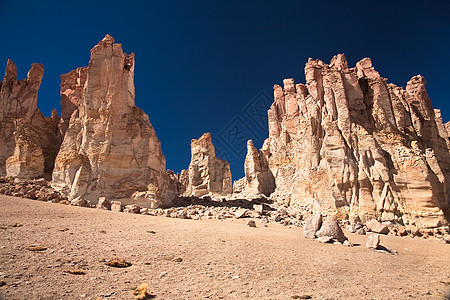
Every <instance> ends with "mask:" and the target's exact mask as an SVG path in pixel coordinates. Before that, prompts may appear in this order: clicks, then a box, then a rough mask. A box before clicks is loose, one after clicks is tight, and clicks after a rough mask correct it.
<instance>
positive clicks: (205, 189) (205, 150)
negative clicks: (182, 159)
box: [186, 132, 233, 197]
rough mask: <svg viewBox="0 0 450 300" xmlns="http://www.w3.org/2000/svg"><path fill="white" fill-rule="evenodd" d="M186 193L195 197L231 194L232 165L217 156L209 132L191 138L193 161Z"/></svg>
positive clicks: (190, 166) (190, 165)
mask: <svg viewBox="0 0 450 300" xmlns="http://www.w3.org/2000/svg"><path fill="white" fill-rule="evenodd" d="M188 182H189V183H188V187H187V190H186V194H187V195H188V196H193V197H201V196H204V195H210V194H218V195H227V194H231V193H232V191H233V189H232V181H231V171H230V165H229V164H228V162H227V161H224V160H222V159H220V158H218V157H216V153H215V148H214V145H213V143H212V140H211V134H210V133H209V132H206V133H204V134H203V135H202V136H201V137H200V138H199V139H192V140H191V163H190V164H189V181H188Z"/></svg>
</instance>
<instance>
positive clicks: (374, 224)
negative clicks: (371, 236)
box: [366, 219, 389, 234]
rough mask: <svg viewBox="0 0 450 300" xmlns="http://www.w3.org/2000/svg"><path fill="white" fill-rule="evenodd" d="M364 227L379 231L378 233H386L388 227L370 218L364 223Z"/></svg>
mask: <svg viewBox="0 0 450 300" xmlns="http://www.w3.org/2000/svg"><path fill="white" fill-rule="evenodd" d="M366 227H367V228H368V229H369V230H370V231H372V232H375V233H380V234H388V233H389V228H388V227H387V226H386V225H383V224H381V223H380V222H378V221H377V220H375V219H372V220H370V221H369V222H367V223H366Z"/></svg>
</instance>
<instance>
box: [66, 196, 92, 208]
mask: <svg viewBox="0 0 450 300" xmlns="http://www.w3.org/2000/svg"><path fill="white" fill-rule="evenodd" d="M70 204H72V205H75V206H81V207H88V206H89V202H88V201H87V200H86V199H84V198H82V197H81V196H80V197H77V198H75V199H73V200H72V201H70Z"/></svg>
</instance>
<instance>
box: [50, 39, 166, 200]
mask: <svg viewBox="0 0 450 300" xmlns="http://www.w3.org/2000/svg"><path fill="white" fill-rule="evenodd" d="M84 76H85V77H84ZM62 80H63V83H62V84H61V88H62V90H61V95H62V97H61V98H62V100H61V106H62V111H63V112H64V118H63V121H64V122H65V123H64V124H63V125H68V127H67V129H66V131H65V135H64V140H63V143H62V145H61V149H60V151H59V153H58V156H57V158H56V162H55V168H54V171H53V180H52V186H53V187H54V188H55V189H56V190H58V191H60V192H62V193H63V194H65V195H67V196H68V198H69V200H71V199H75V198H77V197H83V198H85V199H86V200H89V201H91V202H92V203H94V204H95V203H97V201H98V198H99V197H100V196H104V197H107V199H111V200H116V201H120V202H122V204H123V205H129V204H136V205H139V206H141V207H157V206H159V205H164V204H168V203H170V202H171V201H172V199H173V198H174V195H175V192H174V191H172V190H170V189H169V187H168V185H169V184H168V181H169V179H168V177H167V175H166V169H165V163H166V161H165V157H164V155H163V154H162V152H161V145H160V141H159V140H158V138H157V136H156V133H155V130H154V129H153V126H152V125H151V123H150V121H149V119H148V116H147V114H145V113H144V111H142V110H141V109H139V108H138V107H136V106H135V102H134V97H135V93H134V54H133V53H132V54H130V55H127V54H125V53H123V51H122V46H121V44H117V43H115V42H114V39H113V38H112V37H111V36H109V35H106V36H105V38H104V39H103V40H101V41H100V42H99V43H98V45H96V46H95V47H94V48H93V49H92V50H91V60H90V62H89V66H88V67H87V68H86V69H84V68H79V69H77V70H76V71H74V72H71V73H69V74H66V75H63V76H62ZM83 82H84V83H83ZM69 115H70V120H69V121H68V124H67V117H68V116H69Z"/></svg>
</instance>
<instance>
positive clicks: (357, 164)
mask: <svg viewBox="0 0 450 300" xmlns="http://www.w3.org/2000/svg"><path fill="white" fill-rule="evenodd" d="M305 78H306V84H301V83H299V84H295V82H294V80H293V79H285V80H284V81H283V84H284V87H281V86H279V85H275V86H274V102H273V104H272V106H271V107H270V109H269V111H268V122H269V138H268V140H267V141H266V143H265V144H267V151H268V153H267V157H268V163H269V169H270V170H271V172H272V174H273V176H274V177H275V183H276V189H275V192H274V193H273V194H272V195H271V196H272V197H274V198H275V199H278V200H277V201H279V202H285V203H284V204H286V205H291V206H300V207H308V208H310V209H311V210H312V211H314V212H319V213H326V214H336V215H337V216H339V218H347V217H350V218H356V217H358V218H360V220H361V221H362V222H366V221H368V220H370V219H372V218H375V219H378V220H383V221H384V220H385V221H388V220H398V221H400V220H402V217H403V219H405V218H406V220H405V221H407V222H409V223H410V224H416V225H417V226H418V227H434V226H439V225H441V224H445V223H447V221H446V220H445V218H444V213H446V214H447V218H448V217H449V213H450V202H449V194H450V190H449V189H450V150H449V145H450V143H449V137H448V136H449V135H448V130H447V129H448V125H447V124H446V125H444V124H443V123H442V117H441V115H440V112H439V111H437V110H434V109H433V107H432V105H431V101H430V99H429V97H428V95H427V92H426V90H425V79H424V78H423V77H422V76H420V75H418V76H414V77H413V78H411V80H410V81H409V82H408V83H407V86H406V89H403V88H401V87H398V86H396V85H394V84H391V83H387V79H385V78H383V77H381V76H380V74H379V73H378V72H377V71H376V70H375V69H374V67H373V66H372V62H371V60H370V59H369V58H365V59H363V60H361V61H359V62H358V63H357V64H356V67H354V68H349V67H348V63H347V60H346V58H345V56H344V55H343V54H339V55H336V56H335V57H333V59H332V60H331V62H330V64H326V63H324V62H322V61H320V60H313V59H309V60H308V62H307V63H306V66H305Z"/></svg>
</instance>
